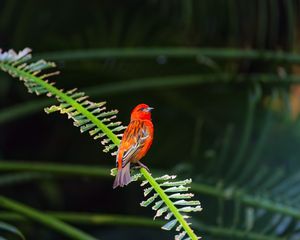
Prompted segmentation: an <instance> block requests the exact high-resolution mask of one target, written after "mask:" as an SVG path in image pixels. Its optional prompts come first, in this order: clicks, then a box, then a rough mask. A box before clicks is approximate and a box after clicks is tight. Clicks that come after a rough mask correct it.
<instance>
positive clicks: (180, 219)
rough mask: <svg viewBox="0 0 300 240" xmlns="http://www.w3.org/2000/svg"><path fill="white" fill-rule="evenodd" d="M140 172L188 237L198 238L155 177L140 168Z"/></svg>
mask: <svg viewBox="0 0 300 240" xmlns="http://www.w3.org/2000/svg"><path fill="white" fill-rule="evenodd" d="M140 172H141V173H142V174H143V176H144V177H145V178H146V179H147V181H148V182H149V183H150V185H151V186H152V187H153V189H154V190H155V191H156V192H157V193H158V195H159V196H160V198H161V199H162V200H163V201H164V203H165V204H166V205H167V206H168V208H169V209H170V210H171V212H172V213H173V214H174V216H175V217H176V219H177V220H178V222H179V223H180V224H181V225H182V227H183V228H184V230H185V231H186V233H187V234H188V235H189V237H190V238H191V239H192V240H198V237H197V236H196V235H195V233H194V232H193V230H192V229H191V228H190V226H189V225H188V224H187V222H186V221H185V220H184V218H183V216H182V215H181V214H180V212H179V211H178V209H177V208H176V207H175V206H174V204H173V202H172V201H171V200H170V199H169V197H168V196H167V194H165V192H164V190H163V189H162V188H161V187H160V186H159V184H158V183H157V182H156V181H155V179H154V178H153V177H152V176H151V175H150V173H149V172H148V171H147V170H146V169H145V168H141V169H140Z"/></svg>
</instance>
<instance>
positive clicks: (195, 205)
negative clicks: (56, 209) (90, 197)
mask: <svg viewBox="0 0 300 240" xmlns="http://www.w3.org/2000/svg"><path fill="white" fill-rule="evenodd" d="M30 52H31V49H29V48H26V49H24V50H23V51H20V52H19V53H16V52H15V51H13V50H10V51H8V52H3V53H2V52H1V51H0V68H1V69H2V70H3V71H6V72H8V73H9V74H10V75H12V76H14V77H18V78H20V80H22V81H23V82H24V84H25V86H26V87H27V89H28V91H29V92H30V93H36V94H37V95H41V94H46V95H47V96H49V97H52V96H53V97H55V98H56V99H57V100H58V102H59V104H58V105H54V106H51V107H49V108H46V109H45V111H46V113H52V112H57V111H58V112H60V113H62V114H67V116H68V118H70V119H72V120H73V121H74V126H76V127H79V128H80V131H81V132H87V131H88V132H89V133H90V135H91V136H93V138H94V139H102V140H101V143H102V144H103V145H104V146H105V147H104V152H111V153H112V155H115V154H116V151H113V150H115V149H116V148H117V146H118V145H119V144H120V139H119V137H121V136H122V134H121V133H120V132H121V131H122V130H123V129H124V128H125V127H123V126H122V125H121V122H118V121H115V118H116V114H117V112H118V111H117V110H111V111H107V110H106V107H105V104H106V103H105V102H100V103H94V102H92V101H90V100H88V96H86V95H85V93H83V92H79V91H77V89H72V90H68V91H64V90H62V89H58V88H56V87H54V82H49V81H48V80H47V79H48V77H50V76H53V75H56V74H58V73H59V72H57V71H54V72H51V71H49V72H44V71H45V70H46V69H51V68H53V67H54V66H55V64H54V63H52V62H46V61H44V60H39V61H37V62H34V63H28V60H30V58H31V55H30ZM140 172H141V174H142V175H143V176H144V177H145V179H146V181H145V182H143V183H142V185H146V184H147V183H148V184H149V185H150V187H148V188H146V189H145V190H144V195H145V196H147V195H148V194H150V193H151V192H156V193H155V194H154V195H153V196H152V197H150V198H149V199H148V200H147V201H146V202H144V203H143V204H142V205H145V206H146V205H147V206H148V205H150V204H151V203H152V202H153V201H155V200H156V198H157V197H158V196H159V197H160V200H158V201H157V202H156V203H155V205H154V206H153V209H154V210H156V215H155V217H154V218H156V217H160V216H162V215H165V219H167V220H171V221H169V222H168V223H166V224H165V225H164V226H163V227H162V228H163V229H165V230H171V229H173V228H174V227H175V226H177V227H176V231H178V232H180V233H179V234H178V235H176V236H175V239H176V240H181V239H184V240H187V239H191V240H196V239H199V238H198V237H197V236H196V234H195V233H194V232H193V230H192V229H191V228H190V224H189V223H187V222H186V219H187V218H189V216H188V215H186V214H187V213H190V212H196V211H201V206H200V202H198V201H187V200H185V199H189V198H191V197H192V195H191V194H186V193H184V194H183V193H181V192H186V191H188V190H189V187H188V186H186V185H187V184H189V183H191V180H190V179H188V180H184V181H171V180H173V179H175V178H176V177H175V176H168V175H164V176H162V177H159V178H156V179H154V178H153V177H152V176H151V175H150V174H149V173H148V172H147V170H145V169H144V168H141V169H140ZM139 176H140V174H137V175H134V176H133V180H137V179H138V178H139ZM167 194H171V195H170V197H169V196H168V195H167ZM171 199H175V200H174V202H173V201H172V200H171Z"/></svg>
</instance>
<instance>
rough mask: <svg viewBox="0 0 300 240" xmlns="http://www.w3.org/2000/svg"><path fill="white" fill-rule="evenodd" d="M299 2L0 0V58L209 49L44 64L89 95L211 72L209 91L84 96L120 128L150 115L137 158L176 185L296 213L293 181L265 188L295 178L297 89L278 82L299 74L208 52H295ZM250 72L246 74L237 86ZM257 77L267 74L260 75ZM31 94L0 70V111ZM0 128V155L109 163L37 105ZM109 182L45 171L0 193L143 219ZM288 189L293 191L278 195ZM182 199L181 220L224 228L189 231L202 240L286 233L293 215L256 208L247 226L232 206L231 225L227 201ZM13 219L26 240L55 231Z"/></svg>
mask: <svg viewBox="0 0 300 240" xmlns="http://www.w3.org/2000/svg"><path fill="white" fill-rule="evenodd" d="M299 3H300V2H299V1H290V0H286V1H284V0H282V1H280V0H269V1H268V0H263V1H262V0H253V1H237V0H230V1H219V0H209V1H208V0H186V1H178V0H174V1H158V0H146V1H135V0H131V1H129V0H120V1H117V0H115V1H86V2H83V1H37V0H24V1H16V0H6V1H1V2H0V47H1V48H2V49H4V50H8V49H10V48H13V49H15V50H21V49H23V48H24V47H30V48H32V49H33V56H36V55H37V58H38V54H40V53H45V52H63V51H71V52H72V51H73V50H91V51H92V52H93V51H94V50H93V49H97V50H109V49H117V50H118V49H122V48H133V49H135V48H147V49H148V48H149V49H152V48H160V49H169V48H197V49H198V50H199V49H200V50H201V49H208V48H209V49H213V50H215V52H216V54H215V56H205V55H199V56H198V57H182V56H180V55H176V56H173V57H170V56H168V54H158V55H157V56H155V57H147V56H143V55H142V56H139V57H130V56H127V57H126V56H125V57H123V58H120V57H116V56H112V57H110V56H107V57H104V58H93V59H91V58H88V57H83V58H81V59H80V58H77V59H71V60H70V59H69V60H67V59H63V58H62V59H57V61H56V62H57V65H58V66H57V68H58V69H59V70H60V71H61V74H60V75H59V76H58V77H55V81H56V82H57V86H59V87H61V88H64V89H69V88H74V87H78V88H80V89H83V88H89V89H92V88H93V87H97V86H98V87H99V86H100V89H101V86H107V84H113V86H118V84H119V83H126V82H129V81H132V80H135V81H136V82H143V81H144V82H145V83H149V82H152V81H153V79H154V80H157V81H160V80H159V79H158V78H164V79H170V81H172V79H174V78H176V77H178V76H179V77H183V78H184V77H185V76H187V78H188V76H190V75H197V76H198V75H199V78H201V77H202V76H205V75H206V74H214V75H213V76H215V77H214V78H213V81H212V82H210V83H201V84H195V85H192V84H186V85H185V86H176V85H175V84H174V85H172V84H170V86H168V87H152V88H143V89H140V90H136V89H134V88H132V89H131V90H130V89H129V90H126V91H118V90H116V89H114V88H113V89H112V90H111V91H110V92H107V93H106V94H98V95H97V94H95V96H93V97H92V99H93V100H94V101H103V100H105V101H107V103H108V104H107V106H108V107H109V108H117V109H119V111H120V113H119V115H118V117H119V119H120V120H122V121H123V122H124V124H127V123H128V121H129V115H130V111H131V109H132V108H133V107H134V106H135V105H137V104H138V103H142V102H144V103H147V104H149V105H150V106H153V107H154V108H155V110H154V111H153V122H154V125H155V140H154V143H153V146H152V148H151V151H150V152H149V153H148V154H147V156H146V157H145V159H144V163H145V164H146V165H147V166H148V167H149V168H150V169H153V171H155V170H157V169H159V170H161V171H163V172H164V173H169V174H172V173H176V174H179V176H180V177H182V178H184V177H192V178H193V179H194V181H195V182H196V183H204V184H207V185H209V186H212V187H214V188H215V189H218V187H220V186H224V188H225V189H229V190H230V189H231V188H234V189H235V188H238V189H242V190H243V191H245V192H246V193H247V194H249V195H251V196H264V197H265V198H266V199H267V200H270V201H274V202H277V201H280V203H282V204H284V206H285V207H293V209H294V210H295V211H298V210H299V208H298V205H297V204H300V200H299V201H298V202H296V203H295V204H294V203H293V204H292V203H291V200H293V199H295V198H297V196H298V192H300V189H299V187H298V178H297V177H294V178H293V179H294V180H293V181H292V180H289V181H287V182H288V183H289V184H288V183H287V185H286V187H285V188H284V189H283V190H282V191H281V192H280V191H279V193H278V192H276V191H275V192H273V190H274V189H276V187H278V186H281V185H280V184H282V182H285V180H286V179H288V177H289V176H298V175H297V174H298V172H299V167H300V166H299V154H300V151H299V143H300V141H299V134H300V132H299V126H298V122H299V121H298V112H299V110H300V108H299V106H298V105H297V104H298V101H299V94H298V92H299V91H298V92H297V90H298V88H297V85H295V84H291V82H290V81H289V77H290V76H292V75H293V76H295V77H297V74H298V73H299V70H298V66H297V61H294V62H293V61H287V60H285V59H283V60H280V61H279V60H276V59H275V60H274V59H272V58H270V59H264V58H263V55H259V54H258V55H259V56H258V57H257V58H255V59H249V58H247V57H245V56H243V52H242V55H241V56H240V57H235V58H234V57H230V56H227V57H226V56H223V57H222V51H223V50H222V49H223V48H227V49H229V48H230V49H231V48H234V49H237V50H241V51H243V50H257V51H258V53H261V52H263V51H266V50H268V51H271V52H272V53H274V54H276V53H278V52H285V51H288V52H297V50H298V49H299V46H300V45H299V44H300V42H299V34H298V30H299V24H298V22H299ZM218 49H219V50H220V51H219V52H218ZM170 51H171V52H172V50H170ZM108 55H109V54H108ZM47 56H48V58H47ZM53 56H54V57H53ZM53 56H50V55H49V54H48V55H47V54H45V55H44V57H45V58H46V59H52V58H53V59H54V60H55V56H56V54H55V53H54V54H53ZM298 62H299V61H298ZM222 74H229V75H230V76H233V77H232V78H230V79H229V80H228V81H222V78H221V77H220V79H219V78H218V76H219V75H222ZM254 74H255V76H257V77H254V78H251V79H250V77H251V76H253V75H254ZM261 74H264V75H266V74H268V75H270V76H272V77H271V79H270V80H269V81H263V80H264V79H263V78H262V75H261ZM236 76H242V80H241V81H238V80H237V78H236ZM243 76H245V78H243ZM278 76H285V77H286V81H285V79H283V80H282V81H279V83H278V79H277V80H276V78H278ZM247 77H249V79H247ZM283 78H284V77H283ZM272 94H273V98H272V97H271V96H272ZM44 98H45V97H44ZM255 98H257V101H255ZM41 99H43V97H40V98H39V97H37V96H34V95H30V94H28V93H27V92H26V89H25V87H24V86H23V85H22V84H21V83H20V82H19V81H17V80H16V79H12V78H11V77H9V76H8V75H6V74H4V73H1V74H0V107H1V109H0V116H2V115H1V113H2V114H3V113H5V112H7V111H8V110H9V108H10V107H13V106H17V105H19V104H21V105H20V106H22V104H25V103H26V102H31V101H39V100H41ZM253 108H254V109H253ZM252 110H253V111H252ZM0 133H1V134H0V156H1V159H2V160H5V161H12V160H23V161H35V162H39V163H43V162H55V163H68V164H84V165H88V166H98V165H101V166H106V167H109V168H111V167H113V166H114V164H115V163H114V158H113V157H111V156H110V155H107V154H105V153H103V152H102V146H101V144H100V143H99V142H98V141H94V140H93V139H92V138H91V137H90V136H88V134H80V132H79V130H78V129H76V128H74V127H73V126H72V123H71V122H70V121H68V120H67V119H66V117H65V116H62V115H58V114H52V115H46V114H45V113H44V112H43V110H42V107H41V108H40V110H38V111H34V112H32V113H30V114H24V115H22V116H18V117H12V118H10V119H8V120H2V122H0ZM243 145H244V146H243ZM241 148H242V150H241ZM238 155H240V156H238ZM235 159H240V164H238V165H237V166H236V168H234V167H233V165H234V162H235ZM261 169H265V170H264V171H262V170H261ZM231 171H233V172H232V174H231V177H230V178H228V174H229V173H231ZM278 172H283V175H281V176H280V178H278V179H277V180H276V181H274V184H272V185H270V189H260V186H261V184H262V183H264V182H266V181H268V180H270V179H271V178H272V177H274V175H276V174H277V173H278ZM3 174H4V173H3ZM5 174H8V173H5ZM259 174H260V175H259ZM108 175H109V173H108ZM256 175H259V177H257V178H256V177H255V176H256ZM255 179H256V180H255ZM270 181H271V180H270ZM112 182H113V179H112V178H103V179H102V178H84V177H78V176H75V177H66V176H59V177H55V176H52V175H49V177H43V178H42V179H38V180H33V181H30V182H18V184H15V185H9V186H3V187H1V190H0V191H1V194H4V195H6V196H9V197H11V198H13V199H16V200H18V201H20V202H23V203H26V204H28V205H30V206H32V207H35V208H37V209H40V210H51V211H64V212H72V211H73V212H92V213H107V214H112V213H117V214H129V215H139V216H144V217H148V218H151V217H152V216H153V212H152V211H151V209H150V208H149V209H143V208H141V207H140V206H139V202H140V201H142V200H143V196H142V189H141V188H140V187H139V186H138V184H136V183H133V184H131V185H130V186H128V187H127V188H125V189H117V190H113V189H112V187H111V186H112ZM290 189H293V193H292V194H290V195H289V194H288V192H289V190H290ZM192 191H193V190H192ZM283 196H284V197H283ZM196 198H197V199H199V200H200V201H201V203H202V207H203V208H204V210H203V211H202V212H201V213H197V214H195V215H194V218H195V220H197V221H200V222H201V223H205V224H207V225H209V226H214V227H216V228H217V229H218V228H222V229H234V230H233V231H232V232H231V233H230V234H229V235H222V234H221V235H218V234H216V233H215V232H211V231H207V230H205V229H202V228H200V229H198V230H197V232H200V235H202V236H203V237H204V238H205V239H227V238H228V239H233V238H237V239H245V238H243V237H238V236H236V235H235V231H242V232H244V234H246V233H249V232H250V233H251V232H256V233H259V234H262V235H266V236H277V237H290V238H291V239H299V235H297V233H298V231H299V227H298V225H297V222H298V221H297V219H296V218H291V217H287V216H286V215H285V214H282V213H276V211H275V212H266V213H264V214H265V215H264V218H261V217H260V215H259V213H260V212H259V211H260V208H259V207H258V208H255V207H248V206H243V205H242V206H241V207H240V213H238V215H240V217H239V220H234V219H235V215H236V212H235V206H236V205H237V203H236V201H235V200H236V198H234V199H229V200H226V201H224V200H220V199H219V198H217V197H212V196H210V195H209V194H208V195H207V194H205V193H203V194H202V193H197V194H196ZM282 198H283V201H281V200H282ZM249 209H250V210H249ZM249 211H253V212H254V215H253V216H254V220H253V221H254V225H253V226H252V227H251V228H250V229H248V227H247V226H248V225H247V221H250V220H251V219H250V218H251V216H252V215H251V214H250V215H251V216H250V215H249ZM261 211H262V210H261ZM276 217H277V218H279V220H276ZM249 219H250V220H249ZM274 219H275V220H274ZM287 219H288V220H287ZM298 219H300V217H299V218H298ZM235 221H237V223H234V222H235ZM286 222H288V224H286ZM15 225H17V226H18V227H19V229H20V230H21V231H22V232H23V233H24V234H25V235H26V236H27V239H60V237H61V236H60V235H56V233H53V231H51V230H48V229H47V228H45V227H43V226H41V225H39V224H34V223H32V222H27V223H22V224H20V223H18V222H16V223H15ZM268 226H270V227H269V229H267V230H266V228H268ZM78 227H80V228H82V229H84V230H86V231H88V232H90V233H91V234H93V235H95V236H98V237H99V238H101V239H121V238H122V239H131V240H134V239H171V238H172V236H173V233H167V232H165V231H162V230H159V229H151V228H135V227H119V226H114V225H110V226H99V227H95V226H86V225H85V226H80V225H79V226H78ZM282 229H283V230H282ZM293 237H294V238H293ZM297 237H298V238H297ZM249 239H253V238H249ZM257 239H260V238H257Z"/></svg>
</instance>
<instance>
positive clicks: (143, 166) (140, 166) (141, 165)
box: [137, 161, 150, 172]
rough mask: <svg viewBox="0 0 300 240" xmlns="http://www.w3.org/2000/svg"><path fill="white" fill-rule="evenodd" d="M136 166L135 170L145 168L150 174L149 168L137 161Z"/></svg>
mask: <svg viewBox="0 0 300 240" xmlns="http://www.w3.org/2000/svg"><path fill="white" fill-rule="evenodd" d="M137 164H138V165H139V166H138V167H137V168H145V169H146V170H147V171H148V172H150V170H149V168H148V167H147V166H146V165H145V164H143V163H141V162H140V161H137Z"/></svg>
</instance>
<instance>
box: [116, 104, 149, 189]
mask: <svg viewBox="0 0 300 240" xmlns="http://www.w3.org/2000/svg"><path fill="white" fill-rule="evenodd" d="M152 109H153V108H151V107H149V106H148V105H147V104H139V105H137V106H136V107H135V108H134V109H133V110H132V112H131V119H130V123H129V125H128V127H127V128H126V130H125V132H124V134H123V137H122V140H121V144H120V146H119V149H118V153H117V166H118V173H117V176H116V178H115V181H114V184H113V188H116V187H118V186H120V187H124V186H125V185H127V184H128V183H130V182H131V176H130V163H136V164H138V165H139V166H140V167H144V168H146V169H147V170H148V168H147V167H146V166H145V165H144V164H142V163H141V162H140V160H141V158H143V157H144V156H145V155H146V153H147V152H148V150H149V148H150V146H151V144H152V140H153V130H154V128H153V124H152V121H151V110H152Z"/></svg>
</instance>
